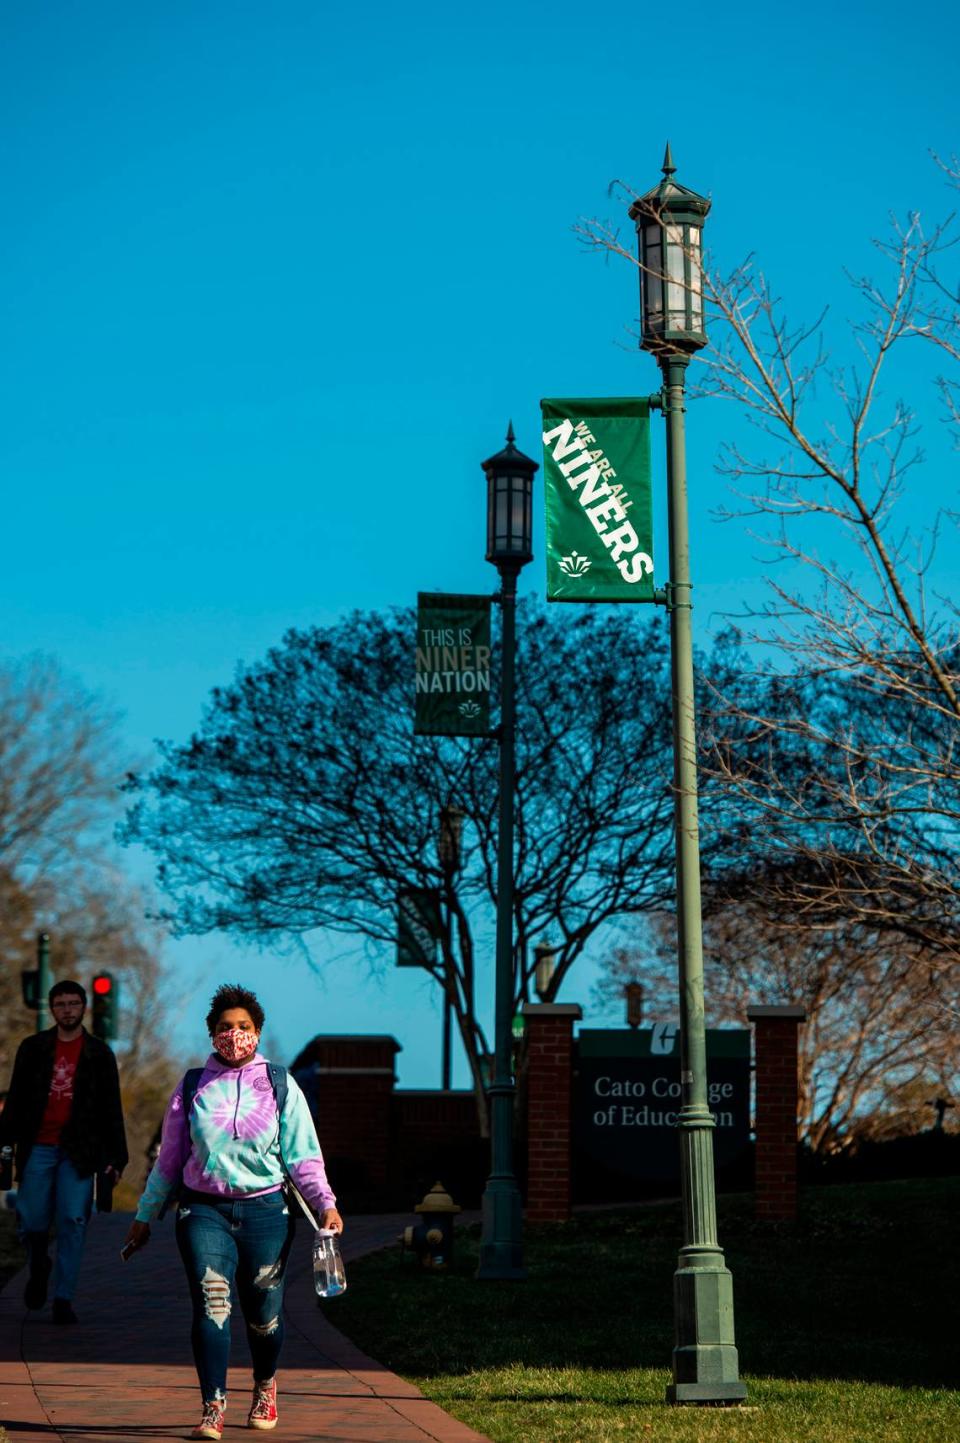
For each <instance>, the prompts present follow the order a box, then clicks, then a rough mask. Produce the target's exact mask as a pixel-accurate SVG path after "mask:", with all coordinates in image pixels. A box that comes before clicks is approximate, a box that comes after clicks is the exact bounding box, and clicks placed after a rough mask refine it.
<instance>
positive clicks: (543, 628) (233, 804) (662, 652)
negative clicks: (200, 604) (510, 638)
mask: <svg viewBox="0 0 960 1443" xmlns="http://www.w3.org/2000/svg"><path fill="white" fill-rule="evenodd" d="M414 633H415V626H414V618H413V616H412V614H410V613H397V614H395V615H393V616H392V617H384V616H381V615H377V614H356V615H354V616H352V617H349V618H347V619H345V620H344V621H342V622H340V623H338V624H336V625H334V626H332V627H329V628H327V629H324V630H319V629H316V630H312V631H307V632H290V633H289V634H288V635H287V636H286V638H285V639H284V642H283V645H282V646H279V647H277V648H275V649H274V650H273V651H271V652H270V653H269V654H268V656H267V657H266V659H265V660H264V661H263V662H261V663H258V664H256V665H253V666H250V667H247V668H246V669H244V670H241V671H240V672H239V673H238V675H237V678H236V681H235V682H234V684H233V685H232V686H230V687H228V688H224V689H222V690H217V691H215V692H214V694H213V696H212V699H211V702H210V704H209V706H208V708H207V711H206V714H205V716H204V719H203V722H202V725H201V728H200V730H199V731H198V733H197V734H196V735H195V736H194V737H193V738H192V739H191V740H190V741H189V742H188V743H187V744H185V745H182V746H176V745H173V744H168V745H167V746H165V748H164V751H163V758H164V759H163V764H162V765H161V767H160V768H159V769H158V770H157V771H155V772H154V773H153V774H152V775H151V776H146V777H133V778H132V779H131V781H130V784H129V789H130V791H131V793H132V795H133V797H134V805H133V807H132V810H131V812H130V814H129V817H128V821H127V824H126V829H125V834H124V835H125V838H126V840H128V841H136V842H142V843H144V844H145V845H146V846H148V847H150V848H151V849H152V850H153V851H154V853H155V854H156V856H157V857H158V860H159V869H158V880H159V883H160V886H161V888H162V889H163V890H164V891H166V892H167V893H168V894H169V896H170V897H171V898H172V902H173V905H172V906H171V907H170V908H168V910H167V912H166V914H165V915H166V917H167V920H169V922H170V923H171V924H172V925H173V926H174V927H175V929H177V930H178V931H179V932H199V933H203V932H207V931H209V930H212V929H214V928H217V929H225V930H227V931H230V932H233V933H235V934H238V935H242V936H245V937H249V938H254V939H258V940H260V941H266V940H269V941H270V942H271V944H272V945H276V944H277V943H280V944H283V943H284V942H287V943H289V942H291V941H297V940H299V941H300V942H301V943H303V939H307V940H306V943H304V945H308V944H309V940H310V937H309V934H310V933H311V932H312V931H314V930H315V929H318V928H320V929H326V930H328V931H333V932H341V933H347V934H350V935H352V936H354V937H362V938H364V939H366V943H367V947H368V957H369V960H370V964H371V966H373V967H383V966H386V965H391V964H392V962H393V960H394V956H395V939H396V932H397V904H398V898H399V896H400V895H401V894H402V893H404V892H407V891H409V890H410V889H411V888H421V889H436V890H437V891H439V892H440V893H441V895H442V897H443V899H444V900H445V903H446V908H445V911H446V913H447V915H448V916H449V918H450V926H449V927H444V928H442V929H441V936H440V938H439V942H440V951H439V956H438V960H437V962H436V964H434V965H433V966H432V967H431V968H430V969H428V970H431V971H432V973H433V975H434V976H435V977H436V979H437V981H438V982H439V983H440V985H441V986H442V987H444V988H445V990H446V992H447V994H448V996H449V997H450V998H451V1001H452V1004H453V1008H454V1012H455V1016H456V1020H457V1024H458V1027H459V1032H460V1036H461V1038H462V1041H463V1046H464V1050H465V1052H466V1055H467V1058H468V1059H469V1062H470V1066H471V1069H472V1072H473V1078H474V1083H475V1090H476V1094H477V1099H478V1114H479V1115H480V1116H481V1119H482V1125H485V1119H486V1113H485V1098H484V1094H483V1081H482V1066H481V1064H482V1060H483V1058H484V1057H485V1056H486V1055H487V1054H488V1051H489V1049H488V1046H487V1041H486V1033H485V1029H484V1027H483V1025H482V1023H481V1020H480V1017H479V1015H478V1005H477V953H478V950H479V949H480V948H481V947H483V948H490V947H491V946H492V929H491V925H490V924H491V919H492V909H491V906H490V904H491V903H492V902H493V901H494V899H495V897H496V816H497V787H498V780H497V760H496V748H495V743H494V742H493V740H492V739H491V740H479V741H476V740H469V741H468V740H459V739H449V738H440V737H415V736H414V735H413V728H412V704H413V695H412V656H413V638H414ZM518 690H519V695H518V713H519V725H518V771H517V828H516V833H517V849H516V884H515V893H514V935H515V937H516V939H517V954H516V970H515V977H516V981H515V988H516V991H515V1000H516V1002H517V1003H519V1002H521V1001H522V1000H524V999H526V998H528V997H529V995H530V987H531V980H532V973H533V968H534V962H535V959H534V956H533V946H532V944H533V943H534V942H535V941H537V940H539V939H540V938H542V937H543V936H544V935H545V934H549V936H550V938H551V940H552V942H553V944H554V945H555V947H556V949H557V952H556V958H557V967H556V971H555V974H554V978H553V982H552V985H551V994H550V995H551V996H555V995H556V991H557V989H558V988H559V987H560V986H561V984H562V982H563V979H564V977H565V976H566V975H567V974H568V972H569V970H570V968H571V967H572V966H573V965H574V964H575V962H576V960H577V958H578V957H579V956H581V954H582V953H583V950H584V948H585V947H586V946H587V944H588V942H589V940H590V939H591V937H593V936H594V935H595V934H596V933H597V931H598V929H601V928H602V927H604V926H605V925H606V924H608V923H609V922H610V921H611V920H612V919H614V918H616V917H618V916H621V915H623V914H625V913H630V912H635V911H643V910H644V909H646V908H647V907H649V906H651V905H654V904H655V903H656V904H658V905H659V904H660V903H661V901H662V898H663V897H664V896H665V895H669V894H670V889H671V887H672V877H673V839H672V829H671V808H672V797H671V791H670V786H671V781H670V778H671V762H670V727H669V705H670V692H669V668H668V663H667V650H666V640H665V636H664V633H663V630H662V627H661V626H659V625H658V624H657V621H656V620H654V619H651V620H650V622H649V623H648V624H646V625H644V624H643V623H642V622H641V621H640V620H639V618H638V616H637V614H636V612H634V611H631V609H630V608H620V609H608V610H607V611H606V612H603V611H597V610H594V609H592V608H586V607H577V608H570V609H565V610H564V611H562V612H560V611H557V610H554V611H552V612H549V613H548V612H543V611H540V610H532V609H531V608H530V607H524V608H521V626H520V641H519V663H518ZM453 806H455V807H457V808H459V810H460V811H461V812H462V813H463V816H464V819H465V821H464V830H463V838H462V846H461V857H460V866H459V870H457V871H455V872H454V871H452V870H451V869H450V868H449V867H446V868H445V867H444V865H443V863H442V861H441V858H440V856H439V855H438V836H439V827H440V814H441V811H442V810H443V809H444V808H446V807H453Z"/></svg>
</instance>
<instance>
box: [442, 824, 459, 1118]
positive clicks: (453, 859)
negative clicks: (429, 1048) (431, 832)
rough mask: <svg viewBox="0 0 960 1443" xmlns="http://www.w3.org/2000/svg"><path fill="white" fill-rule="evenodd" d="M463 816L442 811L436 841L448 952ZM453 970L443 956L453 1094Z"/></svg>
mask: <svg viewBox="0 0 960 1443" xmlns="http://www.w3.org/2000/svg"><path fill="white" fill-rule="evenodd" d="M463 818H464V813H463V812H462V811H461V810H460V808H459V807H456V806H454V805H453V804H452V803H448V804H447V805H446V806H445V807H441V808H440V834H439V836H438V837H437V860H438V861H439V863H440V869H441V871H442V872H443V914H442V915H443V927H444V929H445V942H446V947H447V948H448V949H452V946H453V916H452V905H451V903H452V892H453V879H454V877H455V876H456V875H457V873H458V872H459V870H460V843H461V839H462V837H463ZM450 972H451V969H450V967H449V965H448V963H447V959H446V956H444V968H443V1054H442V1058H441V1068H440V1070H441V1078H440V1082H441V1086H442V1087H443V1090H444V1092H449V1091H450V1084H451V1075H452V1062H453V1057H452V1054H453V1048H452V1041H453V999H452V997H451V995H450V985H451V981H452V978H451V975H450Z"/></svg>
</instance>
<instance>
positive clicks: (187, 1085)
mask: <svg viewBox="0 0 960 1443" xmlns="http://www.w3.org/2000/svg"><path fill="white" fill-rule="evenodd" d="M202 1076H203V1068H202V1067H190V1068H188V1069H187V1071H186V1072H185V1073H184V1074H183V1082H182V1083H181V1086H180V1096H181V1097H182V1099H183V1115H184V1117H185V1118H187V1119H188V1120H189V1117H190V1109H191V1107H192V1106H193V1099H194V1098H195V1097H196V1095H197V1088H198V1087H199V1086H200V1079H201V1077H202Z"/></svg>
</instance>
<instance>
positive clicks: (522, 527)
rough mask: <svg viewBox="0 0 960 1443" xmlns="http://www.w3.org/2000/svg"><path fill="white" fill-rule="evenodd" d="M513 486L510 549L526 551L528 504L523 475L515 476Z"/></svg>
mask: <svg viewBox="0 0 960 1443" xmlns="http://www.w3.org/2000/svg"><path fill="white" fill-rule="evenodd" d="M511 486H512V487H513V495H512V498H511V499H512V502H513V504H512V506H511V514H510V549H511V551H524V550H525V549H526V532H527V526H526V522H527V513H528V511H529V506H528V504H527V496H526V487H525V485H524V482H523V477H522V476H514V477H513V478H512V481H511Z"/></svg>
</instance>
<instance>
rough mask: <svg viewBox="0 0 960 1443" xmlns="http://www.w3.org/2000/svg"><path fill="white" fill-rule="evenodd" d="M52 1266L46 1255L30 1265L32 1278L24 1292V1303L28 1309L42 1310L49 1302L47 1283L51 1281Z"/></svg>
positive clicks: (29, 1279) (28, 1280)
mask: <svg viewBox="0 0 960 1443" xmlns="http://www.w3.org/2000/svg"><path fill="white" fill-rule="evenodd" d="M52 1266H53V1264H52V1263H51V1262H50V1259H49V1258H48V1257H47V1256H46V1255H44V1256H43V1257H39V1258H35V1259H34V1261H33V1262H32V1263H31V1264H30V1277H29V1278H28V1279H27V1286H26V1287H25V1288H24V1290H23V1301H24V1302H25V1303H26V1305H27V1307H28V1308H42V1307H43V1305H44V1303H45V1302H46V1301H47V1283H48V1282H49V1281H50V1269H51V1267H52Z"/></svg>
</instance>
